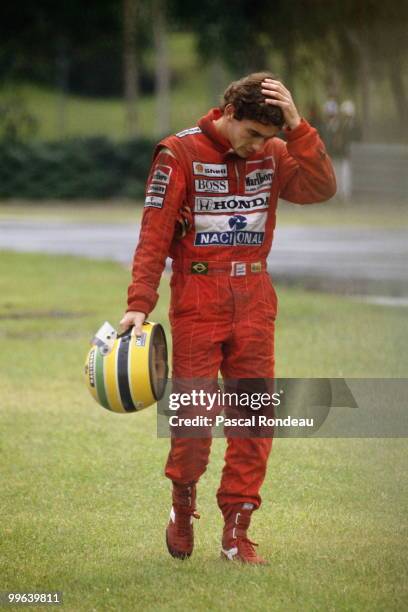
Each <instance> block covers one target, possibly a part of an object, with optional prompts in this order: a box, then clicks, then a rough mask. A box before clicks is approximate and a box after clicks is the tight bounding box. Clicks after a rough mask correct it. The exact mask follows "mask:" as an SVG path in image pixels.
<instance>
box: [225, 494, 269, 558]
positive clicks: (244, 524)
mask: <svg viewBox="0 0 408 612" xmlns="http://www.w3.org/2000/svg"><path fill="white" fill-rule="evenodd" d="M253 510H254V505H253V504H249V503H245V504H232V505H230V506H226V507H225V508H223V511H222V512H223V515H224V521H225V524H224V531H223V534H222V548H221V558H222V559H225V560H226V561H240V562H241V563H252V564H254V565H266V564H267V561H265V559H262V557H259V556H258V555H257V553H256V550H255V546H258V544H255V542H251V540H249V539H248V538H247V529H248V527H249V524H250V522H251V514H252V512H253Z"/></svg>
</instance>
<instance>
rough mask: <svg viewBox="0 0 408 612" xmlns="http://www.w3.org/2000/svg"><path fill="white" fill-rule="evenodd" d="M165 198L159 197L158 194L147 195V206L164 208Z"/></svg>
mask: <svg viewBox="0 0 408 612" xmlns="http://www.w3.org/2000/svg"><path fill="white" fill-rule="evenodd" d="M163 201H164V198H159V197H158V196H147V197H146V199H145V203H144V205H145V208H149V207H151V208H163Z"/></svg>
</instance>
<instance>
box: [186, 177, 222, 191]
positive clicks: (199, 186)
mask: <svg viewBox="0 0 408 612" xmlns="http://www.w3.org/2000/svg"><path fill="white" fill-rule="evenodd" d="M194 185H195V190H196V191H204V192H207V193H228V191H229V188H228V180H224V181H212V180H209V179H195V181H194Z"/></svg>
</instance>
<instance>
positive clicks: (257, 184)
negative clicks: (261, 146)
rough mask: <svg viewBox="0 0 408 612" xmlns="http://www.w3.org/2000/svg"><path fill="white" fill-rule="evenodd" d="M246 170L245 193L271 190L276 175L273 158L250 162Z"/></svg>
mask: <svg viewBox="0 0 408 612" xmlns="http://www.w3.org/2000/svg"><path fill="white" fill-rule="evenodd" d="M246 169H247V174H246V176H245V193H257V192H258V191H262V189H268V188H269V189H270V187H271V186H272V181H273V176H274V174H275V164H274V159H273V158H272V157H267V158H265V159H260V160H254V161H248V162H247V163H246ZM248 170H250V172H248Z"/></svg>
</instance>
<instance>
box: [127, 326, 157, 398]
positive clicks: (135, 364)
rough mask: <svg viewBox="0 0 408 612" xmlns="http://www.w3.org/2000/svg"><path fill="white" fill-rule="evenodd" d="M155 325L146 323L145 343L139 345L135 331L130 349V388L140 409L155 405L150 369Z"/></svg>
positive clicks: (144, 327) (144, 331)
mask: <svg viewBox="0 0 408 612" xmlns="http://www.w3.org/2000/svg"><path fill="white" fill-rule="evenodd" d="M152 329H153V325H151V323H145V324H144V325H143V333H144V334H146V337H145V339H144V341H143V342H141V343H139V344H137V342H136V336H135V335H134V330H132V339H131V342H130V347H129V373H130V375H129V386H130V393H131V396H132V399H133V403H134V405H135V406H138V407H140V409H142V408H145V407H146V406H150V404H154V403H155V401H156V400H155V397H154V394H153V390H152V384H151V380H150V369H149V350H150V338H151V333H152Z"/></svg>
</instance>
